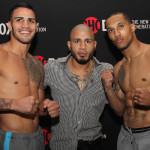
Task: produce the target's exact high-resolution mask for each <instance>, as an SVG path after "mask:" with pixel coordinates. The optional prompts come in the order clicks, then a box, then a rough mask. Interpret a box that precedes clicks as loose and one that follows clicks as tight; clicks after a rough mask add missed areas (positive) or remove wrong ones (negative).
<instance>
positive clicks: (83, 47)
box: [80, 41, 85, 49]
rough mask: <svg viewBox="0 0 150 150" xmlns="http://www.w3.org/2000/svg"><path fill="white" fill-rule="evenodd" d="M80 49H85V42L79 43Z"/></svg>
mask: <svg viewBox="0 0 150 150" xmlns="http://www.w3.org/2000/svg"><path fill="white" fill-rule="evenodd" d="M80 48H81V49H85V42H84V41H82V42H81V43H80Z"/></svg>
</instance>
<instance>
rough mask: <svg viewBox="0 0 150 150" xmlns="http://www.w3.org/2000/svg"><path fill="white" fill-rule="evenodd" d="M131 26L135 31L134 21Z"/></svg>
mask: <svg viewBox="0 0 150 150" xmlns="http://www.w3.org/2000/svg"><path fill="white" fill-rule="evenodd" d="M130 26H131V30H132V32H135V24H134V23H132V24H131V25H130Z"/></svg>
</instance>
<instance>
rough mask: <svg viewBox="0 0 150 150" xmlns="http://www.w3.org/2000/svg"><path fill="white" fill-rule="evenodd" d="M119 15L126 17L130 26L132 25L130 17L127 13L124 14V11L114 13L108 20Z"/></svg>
mask: <svg viewBox="0 0 150 150" xmlns="http://www.w3.org/2000/svg"><path fill="white" fill-rule="evenodd" d="M118 14H122V16H123V17H124V19H126V20H127V21H128V22H129V23H130V24H132V21H131V19H130V17H129V15H128V14H127V13H126V12H124V11H114V12H112V13H111V14H109V16H108V17H107V18H106V20H107V19H108V18H110V17H112V16H114V15H118Z"/></svg>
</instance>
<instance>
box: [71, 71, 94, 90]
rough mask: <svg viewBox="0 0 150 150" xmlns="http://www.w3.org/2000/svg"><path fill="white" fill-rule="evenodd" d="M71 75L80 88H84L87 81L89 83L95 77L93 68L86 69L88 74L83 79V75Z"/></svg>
mask: <svg viewBox="0 0 150 150" xmlns="http://www.w3.org/2000/svg"><path fill="white" fill-rule="evenodd" d="M71 76H72V78H73V80H74V81H75V82H76V83H77V84H78V86H79V87H80V89H83V88H84V87H85V86H86V85H87V83H89V82H90V81H91V79H92V77H93V70H92V71H89V72H88V71H86V74H85V75H83V79H82V78H81V76H79V75H76V74H73V73H71Z"/></svg>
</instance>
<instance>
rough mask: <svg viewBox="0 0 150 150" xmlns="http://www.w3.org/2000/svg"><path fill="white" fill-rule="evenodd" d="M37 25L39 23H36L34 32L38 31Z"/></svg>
mask: <svg viewBox="0 0 150 150" xmlns="http://www.w3.org/2000/svg"><path fill="white" fill-rule="evenodd" d="M38 26H39V24H38V23H36V29H35V31H36V32H37V31H38Z"/></svg>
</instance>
